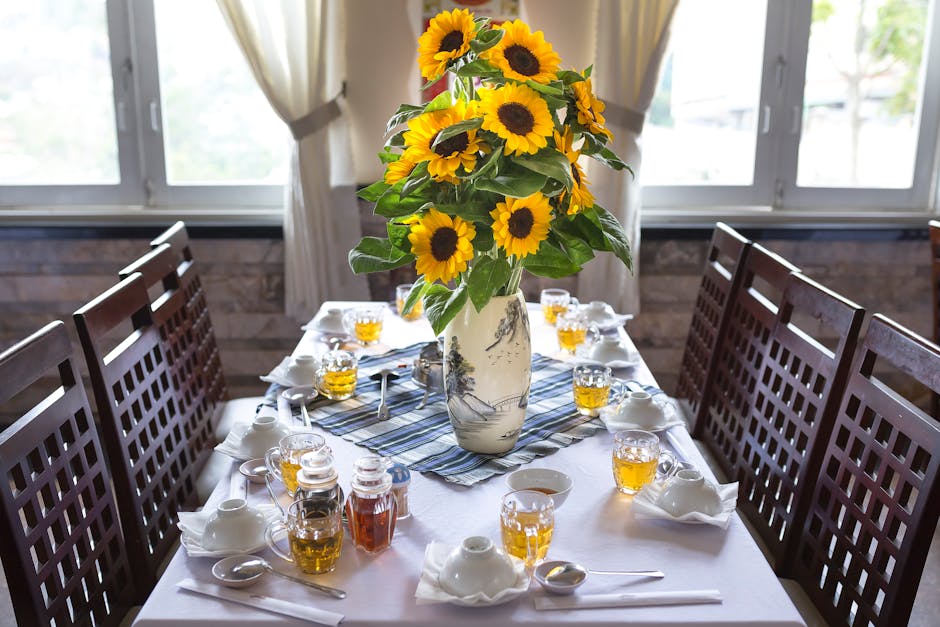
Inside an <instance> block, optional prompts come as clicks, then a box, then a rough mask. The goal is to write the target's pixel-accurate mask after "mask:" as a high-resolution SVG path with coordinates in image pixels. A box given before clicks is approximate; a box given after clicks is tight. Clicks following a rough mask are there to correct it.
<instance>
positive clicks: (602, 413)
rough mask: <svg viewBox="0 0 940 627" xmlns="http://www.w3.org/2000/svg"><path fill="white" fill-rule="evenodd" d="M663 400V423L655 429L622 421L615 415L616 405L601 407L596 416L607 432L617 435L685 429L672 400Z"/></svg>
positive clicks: (683, 421)
mask: <svg viewBox="0 0 940 627" xmlns="http://www.w3.org/2000/svg"><path fill="white" fill-rule="evenodd" d="M662 398H663V410H664V411H663V413H664V415H663V421H662V422H661V423H659V424H658V425H656V426H655V427H648V426H646V425H640V424H637V423H635V422H630V421H629V420H624V419H623V418H621V417H620V416H618V414H617V405H607V406H606V407H601V408H600V409H599V410H598V416H599V417H600V419H601V422H603V423H604V426H606V427H607V430H608V431H610V432H611V433H617V432H618V431H624V430H627V429H642V430H644V431H654V432H655V431H664V430H665V429H671V428H672V427H679V426H681V427H685V426H686V423H685V420H683V419H682V418H681V416H680V415H679V412H678V411H677V410H676V407H675V405H674V404H673V403H672V399H668V400H667V399H666V397H662Z"/></svg>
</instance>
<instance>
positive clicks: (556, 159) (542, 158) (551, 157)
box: [512, 148, 574, 189]
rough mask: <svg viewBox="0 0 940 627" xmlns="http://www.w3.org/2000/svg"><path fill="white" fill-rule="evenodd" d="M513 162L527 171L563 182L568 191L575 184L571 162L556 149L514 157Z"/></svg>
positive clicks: (545, 149)
mask: <svg viewBox="0 0 940 627" xmlns="http://www.w3.org/2000/svg"><path fill="white" fill-rule="evenodd" d="M512 161H513V163H516V164H518V165H521V166H522V167H523V168H526V169H527V170H532V171H533V172H538V173H539V174H544V175H545V176H547V177H549V178H552V179H555V180H556V181H561V182H562V183H564V185H565V187H566V188H567V189H571V186H572V185H573V184H574V181H573V180H572V179H571V162H570V161H568V157H566V156H565V155H564V154H562V153H560V152H558V151H557V150H555V149H554V148H543V149H542V150H540V151H538V152H537V153H535V154H534V155H519V156H518V157H513V158H512Z"/></svg>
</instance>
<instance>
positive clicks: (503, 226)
mask: <svg viewBox="0 0 940 627" xmlns="http://www.w3.org/2000/svg"><path fill="white" fill-rule="evenodd" d="M490 216H491V217H492V218H493V238H494V239H495V240H496V243H497V244H499V245H500V247H502V249H503V250H505V251H506V254H507V255H516V256H517V257H520V258H521V257H525V256H526V255H529V254H532V253H534V252H536V251H537V250H538V249H539V244H540V243H541V242H542V240H543V239H545V238H546V237H548V225H549V223H550V222H551V221H552V208H551V206H550V205H549V204H548V198H546V197H545V196H543V195H542V193H541V192H535V193H534V194H532V195H531V196H526V197H525V198H509V197H507V198H506V201H505V202H500V203H496V209H493V210H492V211H491V212H490Z"/></svg>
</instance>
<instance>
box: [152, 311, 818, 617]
mask: <svg viewBox="0 0 940 627" xmlns="http://www.w3.org/2000/svg"><path fill="white" fill-rule="evenodd" d="M345 305H348V303H326V304H324V307H335V306H345ZM530 319H531V322H532V325H531V326H532V336H533V350H535V351H538V352H542V353H544V354H553V353H555V352H556V351H557V344H556V343H555V339H554V334H553V329H552V328H551V327H547V326H546V325H545V323H544V321H543V319H542V316H541V313H540V312H539V311H538V310H537V308H536V307H533V306H531V305H530ZM422 339H428V340H429V339H431V331H430V326H429V325H428V323H427V322H426V321H424V320H420V321H416V322H405V321H403V320H401V319H400V318H398V317H397V316H395V315H389V316H388V317H387V319H386V327H385V330H384V332H383V342H384V345H380V346H378V347H375V348H373V349H370V352H375V351H381V350H385V349H387V348H394V347H402V346H408V345H410V344H413V343H414V342H416V341H421V340H422ZM383 346H384V347H385V348H383ZM322 350H323V348H322V343H319V342H317V341H316V340H315V334H314V333H311V332H308V333H307V334H305V336H304V338H303V339H302V340H301V342H300V343H299V344H298V346H297V349H296V350H295V354H302V353H310V352H321V351H322ZM272 365H273V364H272ZM620 374H621V375H622V376H625V377H628V378H634V379H638V380H640V381H643V382H645V383H652V382H653V379H652V376H651V375H650V373H649V371H648V370H647V369H646V367H645V365H641V366H638V367H636V368H633V369H630V370H627V371H625V372H622V373H620ZM248 418H250V417H248V416H246V419H248ZM325 435H326V437H327V441H328V443H329V445H330V446H331V447H332V448H333V450H334V453H335V455H336V459H337V465H338V470H339V474H340V478H341V483H342V484H343V486H344V489H346V488H348V483H349V477H350V476H351V474H352V464H353V461H354V460H355V458H356V457H358V456H359V455H362V454H364V449H362V448H360V447H358V446H356V445H353V444H352V443H350V442H346V441H345V440H343V439H341V438H339V437H335V436H332V435H330V434H325ZM665 439H666V441H667V443H668V444H669V445H670V446H671V447H672V448H674V449H675V450H676V451H677V452H678V453H679V454H680V456H682V457H684V458H685V459H688V460H690V461H692V462H693V463H696V464H697V465H699V466H700V467H702V468H704V467H705V464H704V461H703V460H702V458H701V456H700V455H699V453H698V450H697V449H696V447H695V446H694V444H693V442H692V440H691V438H690V437H689V435H688V433H686V432H685V430H684V429H682V428H681V427H679V428H673V429H672V430H670V431H669V432H668V433H667V434H666V437H665ZM611 443H612V436H611V435H610V434H608V433H607V432H601V433H599V434H598V435H596V436H594V437H591V438H588V439H586V440H584V441H581V442H577V443H575V444H573V445H571V446H569V447H567V448H564V449H561V450H560V451H558V452H556V453H554V454H552V455H550V456H548V457H542V458H539V459H537V460H535V461H534V462H532V464H530V465H531V466H542V467H551V468H557V469H559V470H562V471H564V472H566V473H568V474H569V475H571V477H572V478H573V480H574V487H573V489H572V492H571V495H570V496H569V498H568V500H567V501H566V502H565V503H564V505H563V506H562V507H560V508H559V509H558V510H557V511H556V515H555V521H556V522H555V535H554V537H553V539H552V544H551V549H550V551H549V556H548V558H549V559H570V560H574V561H578V562H580V563H582V564H585V565H586V566H588V567H589V568H593V569H601V570H605V569H606V570H616V569H654V568H655V569H660V570H662V571H664V572H665V573H666V577H665V578H664V579H662V580H658V581H649V580H638V581H637V580H635V581H629V582H628V581H625V580H624V579H622V578H618V577H612V576H608V577H604V576H599V575H594V576H591V577H590V578H589V579H588V581H587V582H586V583H585V584H584V585H583V586H582V587H581V588H579V592H581V593H585V594H588V593H606V592H616V591H621V592H641V591H657V590H662V591H668V590H689V589H701V588H717V589H719V590H720V591H721V594H722V597H723V599H724V602H723V603H722V604H721V605H692V606H675V607H645V608H643V607H640V608H616V609H582V610H563V611H552V612H539V611H536V610H535V608H534V604H533V597H534V596H535V595H541V594H544V592H543V591H542V590H541V589H540V588H539V586H538V584H537V583H535V582H533V583H532V588H531V589H530V591H529V593H528V594H527V595H523V596H522V597H520V598H518V599H515V600H513V601H510V602H508V603H506V604H504V605H500V606H497V607H487V608H463V607H455V606H450V605H420V606H419V605H416V604H415V599H414V592H415V588H416V587H417V583H418V577H419V574H420V571H421V563H422V559H423V555H424V550H425V547H426V546H427V544H428V543H429V542H431V541H433V540H437V541H443V542H450V543H457V542H458V541H460V540H461V539H462V538H465V537H467V536H471V535H485V536H489V537H490V538H492V539H494V540H495V541H497V542H498V541H499V523H498V510H499V502H500V499H501V497H502V495H503V494H504V493H506V492H507V491H508V489H507V487H506V484H505V475H503V476H497V477H493V478H492V479H489V480H487V481H485V482H483V483H480V484H477V485H475V486H473V487H470V488H465V487H460V486H455V485H452V484H448V483H446V482H444V481H442V480H440V479H436V478H429V477H425V476H423V475H420V474H418V473H413V475H412V482H411V488H410V491H409V495H410V503H411V511H412V513H413V515H412V517H411V518H409V519H406V520H401V521H399V522H398V527H397V529H396V531H395V538H394V541H393V543H392V547H391V548H390V549H389V550H387V551H385V552H384V553H381V554H380V555H378V556H369V555H366V554H365V553H363V552H361V551H357V550H356V549H355V548H354V547H353V546H352V545H351V544H347V545H346V546H344V547H343V553H342V556H341V558H340V562H339V565H338V567H337V569H336V570H335V571H334V572H332V573H330V574H328V575H321V576H318V577H316V578H315V580H316V581H318V582H320V583H324V584H327V585H332V586H336V587H340V588H343V589H344V590H346V591H347V592H348V593H349V596H348V598H347V599H345V600H334V599H330V598H327V597H325V596H321V595H317V594H314V593H312V592H311V591H308V590H307V589H305V588H303V587H302V586H299V585H296V584H293V583H291V582H288V581H284V580H281V579H280V578H276V577H274V576H269V577H267V578H265V579H264V580H262V581H261V582H260V583H259V584H257V585H256V586H255V587H253V588H252V590H256V591H257V592H259V593H261V594H265V595H269V596H275V597H279V598H283V599H286V600H290V601H294V602H299V603H308V604H312V605H315V606H316V607H319V608H322V609H328V610H332V611H336V612H341V613H343V614H345V615H346V620H345V621H344V623H343V624H344V625H375V624H384V625H442V624H467V625H471V624H474V625H475V624H481V625H482V624H485V625H487V627H499V626H500V625H516V624H519V623H530V624H543V623H576V624H579V625H609V624H618V623H620V624H622V623H629V624H631V625H728V624H742V625H744V624H746V625H803V621H802V619H801V618H800V615H799V614H798V612H797V611H796V609H795V608H794V606H793V604H792V603H791V602H790V599H789V598H788V596H787V595H786V593H785V592H784V590H783V588H782V587H781V586H780V584H779V582H778V580H777V578H776V577H775V576H774V574H773V571H772V570H771V569H770V567H769V566H768V564H767V562H766V561H765V560H764V558H763V556H762V554H761V552H760V550H759V549H758V547H757V546H756V545H755V543H754V541H753V539H752V538H751V536H750V535H749V533H748V531H747V530H746V529H745V527H744V525H743V524H742V522H741V520H740V519H739V518H738V516H737V514H735V515H734V516H733V518H732V521H731V525H730V527H729V528H728V529H727V530H721V529H719V528H717V527H710V526H699V525H681V524H677V523H671V522H668V521H652V520H635V519H634V518H633V516H632V514H631V512H630V503H631V497H628V496H625V495H622V494H620V493H618V492H617V491H616V489H615V488H614V483H613V477H612V475H611V468H610V450H611ZM228 490H229V485H228V483H227V482H223V485H220V486H219V488H218V489H217V490H216V492H215V494H213V496H212V498H211V499H210V502H209V505H208V506H210V507H211V506H212V505H213V503H217V502H218V501H220V500H221V499H223V498H225V497H226V496H227V494H228ZM266 498H267V497H266V494H265V492H264V488H263V486H257V485H251V486H249V499H250V500H251V501H253V502H258V503H262V502H265V499H266ZM263 555H264V556H265V557H266V558H267V559H268V560H270V561H271V562H272V563H274V564H275V565H276V566H277V567H278V568H281V569H283V570H285V571H286V572H291V571H292V566H290V565H289V564H286V563H285V562H282V561H279V560H278V558H277V557H275V556H274V555H273V554H271V553H270V552H269V551H264V552H263ZM213 561H214V560H212V559H206V558H188V557H187V556H186V554H185V552H184V551H182V550H180V551H179V552H178V553H177V554H176V555H175V556H174V557H173V559H172V561H171V562H170V564H169V566H168V567H167V570H166V572H165V573H164V575H163V576H162V578H161V579H160V581H159V582H158V583H157V586H156V588H155V589H154V591H153V593H152V594H151V595H150V598H149V599H148V600H147V602H146V603H145V604H144V606H143V608H142V609H141V612H140V614H139V615H138V617H137V620H136V622H135V625H140V626H143V627H151V626H156V625H200V626H202V625H207V624H212V625H247V624H271V623H278V624H284V625H301V624H306V623H301V622H300V621H297V620H294V619H288V618H286V617H283V616H277V615H274V614H269V613H266V612H263V611H260V610H256V609H253V608H249V607H244V606H240V605H236V604H233V603H227V602H224V601H219V600H215V599H211V598H206V597H200V596H197V595H195V594H191V593H188V592H184V591H181V590H179V589H177V587H176V583H177V582H178V581H180V580H182V579H184V578H186V577H192V578H194V579H197V580H203V581H212V575H211V573H210V568H211V566H212V564H213Z"/></svg>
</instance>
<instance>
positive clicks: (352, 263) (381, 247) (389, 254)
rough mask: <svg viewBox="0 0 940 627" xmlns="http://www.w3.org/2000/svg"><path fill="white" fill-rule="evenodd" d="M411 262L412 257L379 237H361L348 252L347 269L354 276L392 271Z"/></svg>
mask: <svg viewBox="0 0 940 627" xmlns="http://www.w3.org/2000/svg"><path fill="white" fill-rule="evenodd" d="M413 260H414V255H412V254H411V253H406V252H404V251H402V250H399V249H397V248H395V247H394V246H392V243H391V242H390V241H389V240H387V239H385V238H379V237H363V238H362V240H360V241H359V243H358V244H357V245H356V247H355V248H353V249H352V250H351V251H349V267H350V268H352V271H353V272H355V273H356V274H363V273H365V272H380V271H382V270H392V269H393V268H398V267H401V266H403V265H405V264H407V263H410V262H411V261H413Z"/></svg>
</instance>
